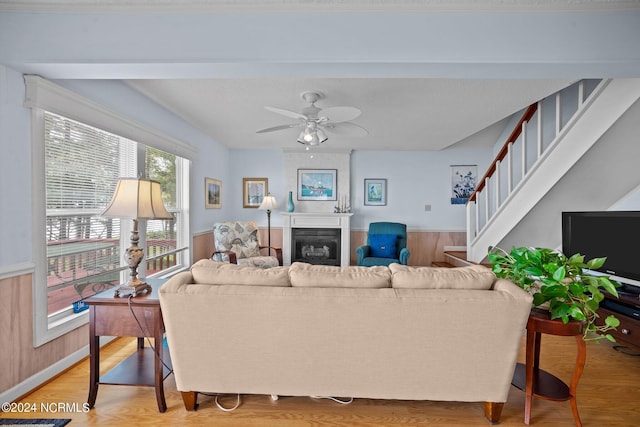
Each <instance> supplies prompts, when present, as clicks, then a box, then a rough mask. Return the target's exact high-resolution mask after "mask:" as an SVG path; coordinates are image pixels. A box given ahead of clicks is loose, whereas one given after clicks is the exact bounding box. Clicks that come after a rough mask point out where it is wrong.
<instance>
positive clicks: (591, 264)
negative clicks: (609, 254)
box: [587, 257, 607, 270]
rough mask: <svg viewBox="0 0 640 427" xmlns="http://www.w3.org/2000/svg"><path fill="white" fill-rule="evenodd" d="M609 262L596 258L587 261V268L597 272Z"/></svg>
mask: <svg viewBox="0 0 640 427" xmlns="http://www.w3.org/2000/svg"><path fill="white" fill-rule="evenodd" d="M606 260H607V258H606V257H604V258H594V259H590V260H589V261H587V268H588V269H590V270H597V269H599V268H600V267H602V266H603V265H604V262H605V261H606Z"/></svg>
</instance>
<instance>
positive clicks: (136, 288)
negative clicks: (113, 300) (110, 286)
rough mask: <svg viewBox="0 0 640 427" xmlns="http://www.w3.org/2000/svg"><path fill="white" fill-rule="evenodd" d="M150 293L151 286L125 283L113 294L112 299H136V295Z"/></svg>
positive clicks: (141, 283)
mask: <svg viewBox="0 0 640 427" xmlns="http://www.w3.org/2000/svg"><path fill="white" fill-rule="evenodd" d="M146 293H151V285H149V284H148V283H144V282H138V283H135V284H133V283H127V284H126V285H122V286H120V287H119V288H118V289H116V290H115V291H114V293H113V296H114V297H128V296H132V297H137V296H138V295H142V294H146Z"/></svg>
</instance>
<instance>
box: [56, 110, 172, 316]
mask: <svg viewBox="0 0 640 427" xmlns="http://www.w3.org/2000/svg"><path fill="white" fill-rule="evenodd" d="M44 133H45V135H44V145H45V183H46V184H45V191H46V197H45V199H46V202H45V203H46V221H47V225H46V234H47V239H46V240H47V261H48V275H47V288H48V307H49V313H50V314H51V313H54V312H56V311H58V310H62V309H65V308H66V307H68V306H69V305H70V304H71V303H72V302H73V301H75V300H78V299H82V298H86V297H88V296H90V295H93V294H95V293H96V292H100V291H103V290H106V289H109V288H110V287H111V286H114V285H116V284H118V283H120V282H121V280H122V278H121V277H120V276H121V275H120V271H122V270H124V269H126V267H125V264H124V261H123V258H122V255H121V252H122V248H123V247H128V246H129V236H128V235H127V236H122V233H121V227H120V225H121V221H120V220H119V219H112V218H102V217H100V216H99V213H100V212H101V211H102V210H103V209H104V208H105V207H106V206H107V204H108V203H109V202H110V201H111V197H112V196H113V192H114V190H115V187H116V184H117V182H118V178H121V177H132V176H137V175H138V173H137V168H138V161H137V158H136V156H137V153H138V145H139V144H137V143H136V142H134V141H131V140H128V139H126V138H123V137H120V136H118V135H115V134H112V133H109V132H106V131H104V130H100V129H97V128H95V127H92V126H89V125H87V124H83V123H80V122H77V121H75V120H72V119H69V118H67V117H64V116H61V115H58V114H54V113H51V112H47V111H45V112H44ZM141 147H144V146H142V145H141ZM143 152H144V153H145V154H144V156H145V158H144V165H145V166H144V168H145V171H146V175H147V177H149V178H151V179H156V180H158V181H160V182H161V187H162V188H163V200H164V201H165V206H166V207H167V208H168V209H169V210H170V212H172V213H173V214H174V216H175V217H176V219H179V217H180V207H179V206H178V205H179V204H178V203H177V199H176V186H177V179H176V169H177V163H178V162H179V161H180V158H179V157H178V156H176V155H174V154H170V153H166V152H163V151H162V150H158V149H155V148H152V147H144V150H143ZM176 223H177V221H147V226H146V246H145V260H146V265H147V275H150V274H154V273H157V272H159V271H162V270H165V269H167V268H170V267H173V266H175V265H176V262H177V256H178V253H177V252H179V251H177V247H176V241H177V231H176V230H177V229H178V228H177V224H176ZM127 234H128V233H127ZM122 240H124V242H121V241H122Z"/></svg>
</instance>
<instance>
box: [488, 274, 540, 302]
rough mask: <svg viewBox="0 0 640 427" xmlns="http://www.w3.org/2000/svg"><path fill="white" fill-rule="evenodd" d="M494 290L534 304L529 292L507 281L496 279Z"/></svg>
mask: <svg viewBox="0 0 640 427" xmlns="http://www.w3.org/2000/svg"><path fill="white" fill-rule="evenodd" d="M493 290H494V291H500V292H505V293H507V294H509V295H510V296H512V297H513V298H515V299H518V300H527V301H528V302H529V304H531V303H532V302H533V296H532V295H531V294H530V293H529V292H526V291H525V290H523V289H522V288H521V287H520V286H518V285H516V284H515V283H513V282H512V281H510V280H507V279H496V281H495V282H494V283H493Z"/></svg>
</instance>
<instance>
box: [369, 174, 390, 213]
mask: <svg viewBox="0 0 640 427" xmlns="http://www.w3.org/2000/svg"><path fill="white" fill-rule="evenodd" d="M364 204H365V206H386V205H387V179H386V178H365V179H364Z"/></svg>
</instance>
